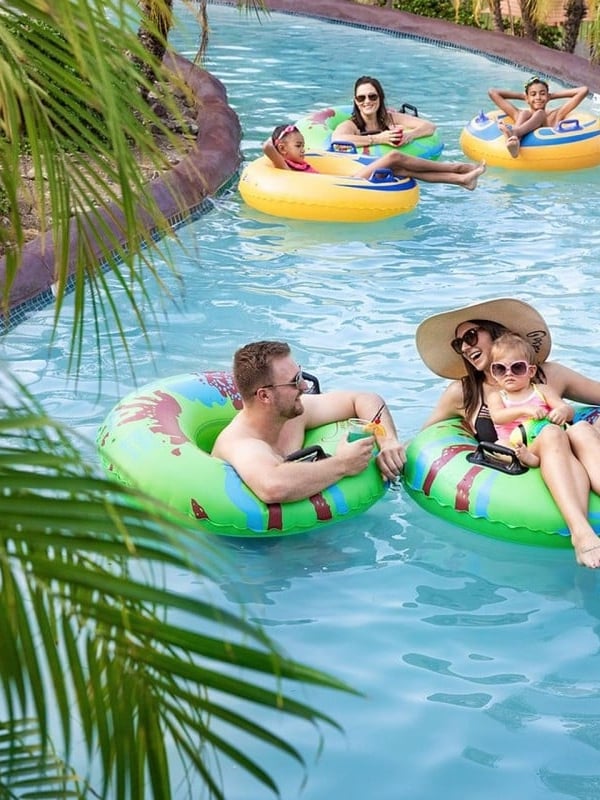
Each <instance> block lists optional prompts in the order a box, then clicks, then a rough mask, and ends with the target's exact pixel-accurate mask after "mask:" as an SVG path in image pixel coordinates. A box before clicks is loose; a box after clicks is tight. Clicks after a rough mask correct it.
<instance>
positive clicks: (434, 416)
mask: <svg viewBox="0 0 600 800" xmlns="http://www.w3.org/2000/svg"><path fill="white" fill-rule="evenodd" d="M464 415H465V409H464V404H463V392H462V384H461V382H460V381H452V383H451V384H450V385H449V386H447V387H446V389H445V390H444V392H443V394H442V396H441V397H440V399H439V400H438V402H437V405H436V407H435V408H434V409H433V411H432V412H431V414H430V415H429V416H428V417H427V419H426V420H425V423H424V424H423V425H422V426H421V430H422V429H423V428H427V427H429V425H434V424H435V423H436V422H443V421H444V420H446V419H452V417H464Z"/></svg>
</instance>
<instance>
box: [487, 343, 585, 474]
mask: <svg viewBox="0 0 600 800" xmlns="http://www.w3.org/2000/svg"><path fill="white" fill-rule="evenodd" d="M491 360H492V361H491V365H490V372H491V375H492V377H493V378H494V380H495V381H496V383H497V384H498V387H499V388H498V390H497V391H492V392H490V393H489V395H488V408H489V412H490V416H491V418H492V422H493V423H494V427H495V428H496V433H497V436H498V440H497V443H498V444H502V445H506V446H508V447H512V448H514V451H515V454H516V456H517V458H518V459H519V461H520V462H521V464H523V465H524V466H527V467H539V466H540V456H539V453H538V450H537V447H536V436H538V434H539V433H540V431H541V430H542V428H544V427H545V426H546V425H552V424H555V425H564V424H565V422H570V421H571V420H572V419H573V414H574V410H573V407H572V406H570V405H569V404H568V403H565V401H564V400H563V399H562V397H560V395H558V394H557V393H556V392H555V391H554V389H552V388H551V387H549V386H548V385H541V384H539V383H534V378H535V376H536V373H537V365H536V354H535V351H534V349H533V347H532V346H531V344H530V343H529V342H528V341H527V340H526V339H523V338H522V337H521V336H518V335H517V334H515V333H504V334H502V336H500V337H499V338H498V339H496V340H495V341H494V342H493V344H492V349H491ZM528 443H529V446H528Z"/></svg>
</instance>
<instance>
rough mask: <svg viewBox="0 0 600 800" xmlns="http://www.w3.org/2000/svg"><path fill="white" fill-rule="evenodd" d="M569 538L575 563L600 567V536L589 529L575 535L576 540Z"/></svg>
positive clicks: (595, 567)
mask: <svg viewBox="0 0 600 800" xmlns="http://www.w3.org/2000/svg"><path fill="white" fill-rule="evenodd" d="M571 540H572V541H573V548H574V549H575V558H576V559H577V563H578V564H581V566H582V567H590V568H591V569H598V567H600V537H598V536H596V534H595V533H594V532H593V531H590V533H586V534H585V535H584V536H581V537H577V541H575V540H574V538H573V536H571Z"/></svg>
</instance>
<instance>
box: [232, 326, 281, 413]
mask: <svg viewBox="0 0 600 800" xmlns="http://www.w3.org/2000/svg"><path fill="white" fill-rule="evenodd" d="M289 354H290V346H289V344H287V343H286V342H269V341H264V342H250V344H246V345H244V346H243V347H240V349H239V350H237V351H236V353H235V355H234V357H233V377H234V379H235V382H236V385H237V388H238V390H239V393H240V394H241V395H242V399H243V400H244V401H246V400H249V399H251V398H252V397H253V396H254V394H255V393H256V390H257V389H260V387H261V386H267V385H268V384H269V383H272V380H273V377H272V373H271V365H272V363H273V361H274V360H275V359H276V358H285V357H286V356H289Z"/></svg>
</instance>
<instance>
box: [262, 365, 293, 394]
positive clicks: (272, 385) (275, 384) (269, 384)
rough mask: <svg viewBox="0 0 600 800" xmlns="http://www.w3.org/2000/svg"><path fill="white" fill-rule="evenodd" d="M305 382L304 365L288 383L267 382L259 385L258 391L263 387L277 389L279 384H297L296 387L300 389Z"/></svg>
mask: <svg viewBox="0 0 600 800" xmlns="http://www.w3.org/2000/svg"><path fill="white" fill-rule="evenodd" d="M303 382H304V375H303V374H302V367H300V369H299V370H298V372H297V373H296V374H295V375H294V377H293V378H292V380H291V381H288V382H287V383H267V385H266V386H259V387H258V389H257V390H256V392H254V394H256V393H257V392H260V390H261V389H276V388H277V387H278V386H295V387H296V389H299V388H300V387H301V386H302V383H303Z"/></svg>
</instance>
